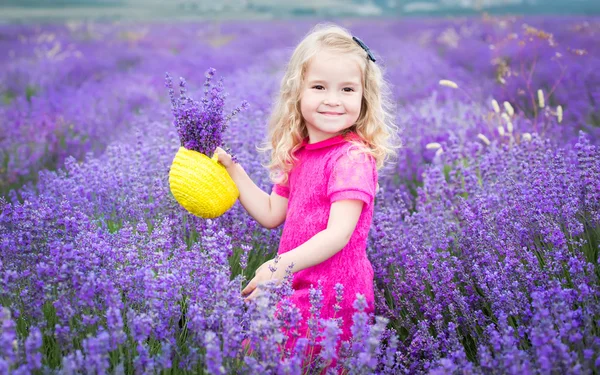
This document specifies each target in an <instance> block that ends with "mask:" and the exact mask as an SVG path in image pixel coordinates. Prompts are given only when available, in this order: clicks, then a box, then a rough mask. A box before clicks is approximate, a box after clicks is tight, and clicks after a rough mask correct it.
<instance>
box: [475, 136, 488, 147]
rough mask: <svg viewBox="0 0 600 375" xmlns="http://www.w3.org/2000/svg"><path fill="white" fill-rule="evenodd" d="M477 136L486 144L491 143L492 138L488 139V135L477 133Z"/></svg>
mask: <svg viewBox="0 0 600 375" xmlns="http://www.w3.org/2000/svg"><path fill="white" fill-rule="evenodd" d="M477 138H479V139H481V140H482V141H483V143H485V144H486V145H488V146H489V145H490V143H491V142H490V140H489V139H488V137H486V136H485V135H483V134H481V133H479V134H477Z"/></svg>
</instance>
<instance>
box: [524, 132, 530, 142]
mask: <svg viewBox="0 0 600 375" xmlns="http://www.w3.org/2000/svg"><path fill="white" fill-rule="evenodd" d="M523 140H524V141H531V134H529V133H523Z"/></svg>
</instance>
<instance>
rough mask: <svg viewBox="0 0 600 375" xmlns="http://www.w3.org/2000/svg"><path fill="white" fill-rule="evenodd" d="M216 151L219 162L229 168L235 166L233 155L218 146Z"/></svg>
mask: <svg viewBox="0 0 600 375" xmlns="http://www.w3.org/2000/svg"><path fill="white" fill-rule="evenodd" d="M215 152H216V153H217V156H218V161H219V163H221V164H223V166H224V167H225V168H227V169H229V168H231V167H233V165H234V164H235V163H234V162H233V160H231V155H229V154H228V153H227V152H225V150H223V149H222V148H221V147H217V148H216V150H215Z"/></svg>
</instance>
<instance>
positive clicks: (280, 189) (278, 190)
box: [273, 184, 290, 199]
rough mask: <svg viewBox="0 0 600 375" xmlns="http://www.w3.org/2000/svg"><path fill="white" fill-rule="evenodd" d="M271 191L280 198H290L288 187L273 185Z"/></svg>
mask: <svg viewBox="0 0 600 375" xmlns="http://www.w3.org/2000/svg"><path fill="white" fill-rule="evenodd" d="M273 191H274V192H275V194H277V195H279V196H280V197H284V198H288V199H289V198H290V188H289V187H288V186H284V185H280V184H274V185H273Z"/></svg>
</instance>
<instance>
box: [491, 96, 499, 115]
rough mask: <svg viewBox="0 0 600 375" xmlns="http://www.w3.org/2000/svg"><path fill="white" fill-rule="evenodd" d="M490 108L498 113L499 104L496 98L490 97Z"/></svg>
mask: <svg viewBox="0 0 600 375" xmlns="http://www.w3.org/2000/svg"><path fill="white" fill-rule="evenodd" d="M492 108H494V112H496V113H500V106H499V105H498V102H497V101H496V99H492Z"/></svg>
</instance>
